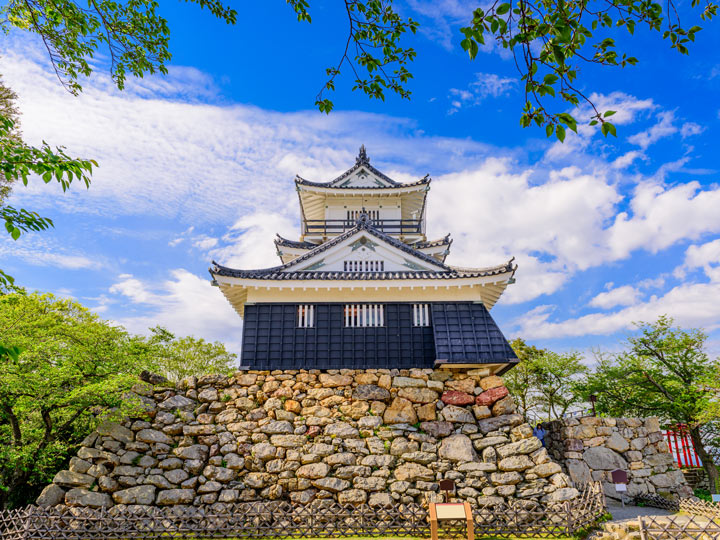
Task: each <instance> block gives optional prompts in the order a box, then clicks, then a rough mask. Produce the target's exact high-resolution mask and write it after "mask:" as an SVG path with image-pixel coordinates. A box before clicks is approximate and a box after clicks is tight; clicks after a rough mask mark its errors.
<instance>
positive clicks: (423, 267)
mask: <svg viewBox="0 0 720 540" xmlns="http://www.w3.org/2000/svg"><path fill="white" fill-rule="evenodd" d="M282 271H283V272H312V271H323V272H407V271H442V272H444V271H447V268H446V267H445V266H443V265H442V264H441V263H440V262H438V261H433V260H432V259H429V257H427V256H425V255H423V254H421V253H419V252H417V251H414V250H412V249H410V248H408V249H400V248H398V247H396V246H394V245H393V244H392V243H391V242H388V241H386V240H384V239H383V238H380V237H377V236H375V235H373V234H371V233H369V232H368V231H367V230H364V229H363V230H359V231H356V232H355V233H354V234H352V235H349V236H348V237H347V238H345V239H343V240H342V241H340V242H338V243H337V244H335V245H332V246H330V247H328V248H326V249H319V250H318V252H317V253H316V254H315V255H310V256H309V257H308V258H307V259H305V260H303V261H302V262H299V263H298V264H291V265H290V266H289V267H288V268H285V269H283V270H282Z"/></svg>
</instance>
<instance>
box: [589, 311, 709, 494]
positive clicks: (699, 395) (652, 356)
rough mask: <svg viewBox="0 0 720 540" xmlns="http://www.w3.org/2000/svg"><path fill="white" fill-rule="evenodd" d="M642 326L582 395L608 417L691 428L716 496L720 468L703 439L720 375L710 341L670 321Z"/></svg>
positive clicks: (603, 359)
mask: <svg viewBox="0 0 720 540" xmlns="http://www.w3.org/2000/svg"><path fill="white" fill-rule="evenodd" d="M637 326H638V334H637V335H634V336H632V337H630V338H629V339H628V341H627V347H628V349H627V350H626V351H625V352H622V353H620V354H616V355H605V356H602V355H601V356H600V358H599V363H598V365H597V367H596V369H595V371H594V372H593V373H591V374H590V375H589V376H588V377H587V380H586V381H585V382H584V383H583V385H582V386H583V387H582V392H583V394H584V395H585V397H589V396H590V395H591V394H594V395H596V396H597V400H598V401H597V410H598V412H600V413H602V414H609V415H612V416H628V415H637V416H650V415H653V416H658V417H659V418H660V419H661V420H662V421H664V422H668V423H682V424H685V425H687V428H688V431H689V432H690V437H691V438H692V441H693V445H694V446H695V450H696V451H697V453H698V456H699V457H700V460H701V461H702V462H703V467H704V468H705V471H706V473H707V475H708V478H709V479H710V486H711V489H713V490H716V489H717V487H716V486H717V483H718V471H717V467H716V465H715V463H714V460H713V458H712V456H711V454H710V453H709V452H708V450H707V448H706V445H705V442H704V441H703V437H702V428H703V425H704V423H705V422H707V421H708V412H709V411H711V410H712V409H711V403H712V400H713V399H714V398H715V397H716V394H715V392H714V390H713V389H712V388H710V387H708V386H707V384H706V383H707V381H708V380H713V378H714V377H717V373H718V369H719V367H718V366H719V364H718V361H717V360H710V358H709V357H708V355H707V353H706V352H705V341H706V339H707V336H706V335H705V333H703V332H702V331H700V330H696V329H692V330H683V329H681V328H677V327H674V326H673V320H672V319H671V318H669V317H667V316H662V317H660V318H659V319H658V320H657V321H656V322H654V323H640V324H638V325H637ZM714 380H717V379H714ZM716 386H717V385H716Z"/></svg>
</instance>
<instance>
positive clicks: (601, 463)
mask: <svg viewBox="0 0 720 540" xmlns="http://www.w3.org/2000/svg"><path fill="white" fill-rule="evenodd" d="M583 459H584V460H585V463H587V464H588V466H589V467H590V468H591V469H594V470H601V471H612V470H615V469H622V470H627V467H628V463H627V461H625V459H623V457H622V456H621V455H620V454H618V453H617V452H614V451H613V450H610V449H609V448H605V447H604V446H596V447H595V448H588V449H587V450H585V452H584V453H583Z"/></svg>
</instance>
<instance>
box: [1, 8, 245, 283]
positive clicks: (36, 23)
mask: <svg viewBox="0 0 720 540" xmlns="http://www.w3.org/2000/svg"><path fill="white" fill-rule="evenodd" d="M189 1H191V2H193V3H196V4H198V5H199V6H200V7H202V8H207V9H209V10H210V12H211V13H213V14H214V15H215V16H217V17H220V18H222V19H224V20H226V21H227V22H229V23H234V22H235V20H236V17H237V13H236V12H235V11H234V10H232V9H230V8H227V7H225V6H224V5H223V4H222V3H221V2H219V1H218V0H189ZM158 6H159V4H158V2H156V1H154V0H132V1H128V2H125V3H123V2H109V1H105V0H100V1H97V2H96V1H91V2H88V3H87V4H84V3H79V2H72V1H62V2H57V1H55V0H22V1H17V0H12V1H10V2H7V3H5V4H4V5H3V6H2V8H0V14H1V15H2V20H0V26H2V29H3V30H5V31H6V32H7V31H9V30H10V29H11V27H14V28H19V29H21V30H26V31H29V32H33V33H36V34H38V35H39V36H40V37H41V39H42V41H43V44H44V45H45V48H46V50H47V52H48V55H49V57H50V61H51V63H52V66H53V68H54V69H55V73H56V74H57V76H58V78H59V79H60V82H61V83H62V84H63V85H64V86H65V87H66V88H67V89H68V90H69V91H70V92H71V93H73V94H78V93H79V92H80V91H81V90H82V86H81V85H80V82H79V78H80V77H83V76H85V77H86V76H89V75H90V74H91V73H92V67H91V60H92V59H93V58H94V56H95V54H96V53H97V52H98V51H99V50H100V49H101V48H102V47H105V49H104V51H103V52H107V53H108V56H109V58H110V72H111V74H112V78H113V80H114V81H115V84H116V85H117V87H118V88H120V89H122V88H124V85H125V79H126V74H127V73H130V74H132V75H134V76H136V77H142V76H143V75H144V74H146V73H155V72H160V73H167V67H166V64H167V62H168V61H169V60H170V52H169V50H168V44H169V29H168V26H167V21H165V19H163V18H162V17H160V16H159V15H158V14H157V8H158ZM14 100H15V94H14V93H13V92H12V91H11V90H9V89H7V88H5V87H2V88H0V174H2V176H3V177H4V183H3V184H1V185H0V220H2V221H4V222H5V229H6V230H7V232H8V234H10V236H11V237H12V238H13V239H14V240H17V239H18V238H19V237H20V236H21V235H22V234H23V233H25V232H28V231H42V230H46V229H48V228H50V227H52V226H53V222H52V220H51V219H49V218H44V217H41V216H40V215H38V214H37V213H36V212H31V211H28V210H25V209H22V208H21V209H16V208H13V207H12V206H2V199H3V198H4V197H6V196H7V194H8V191H9V185H10V184H11V183H13V182H16V181H17V180H21V181H22V183H23V184H24V185H27V183H28V178H29V176H30V175H33V174H34V175H37V176H39V177H40V178H42V179H43V181H44V182H45V183H49V182H51V181H53V180H55V181H57V182H59V183H60V185H61V186H62V189H63V191H65V190H67V188H68V187H69V186H70V184H71V183H72V181H73V180H76V181H80V182H82V183H84V184H85V186H86V187H89V186H90V177H91V174H92V169H93V167H97V163H96V162H95V161H93V160H91V159H81V158H73V157H70V156H68V155H67V154H66V153H65V149H64V148H63V147H56V148H52V147H50V146H49V145H47V144H45V143H43V144H42V145H41V146H40V147H32V146H29V145H27V144H25V143H23V142H22V140H21V139H20V137H18V136H17V133H18V128H17V110H16V108H15V106H14ZM13 281H14V280H13V278H12V277H11V276H9V275H7V274H6V273H4V272H3V271H2V269H0V284H2V285H8V284H12V283H13Z"/></svg>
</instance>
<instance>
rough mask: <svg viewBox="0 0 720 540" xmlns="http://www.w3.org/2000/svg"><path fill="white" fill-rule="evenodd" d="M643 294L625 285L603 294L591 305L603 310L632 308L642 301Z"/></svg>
mask: <svg viewBox="0 0 720 540" xmlns="http://www.w3.org/2000/svg"><path fill="white" fill-rule="evenodd" d="M641 296H642V295H641V293H640V291H638V290H637V289H636V288H635V287H633V286H631V285H623V286H622V287H616V288H614V289H610V290H608V291H605V292H601V293H600V294H598V295H596V296H595V297H594V298H593V299H592V300H590V303H589V305H591V306H593V307H597V308H601V309H611V308H614V307H617V306H632V305H635V304H637V303H638V302H639V301H640V298H641Z"/></svg>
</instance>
